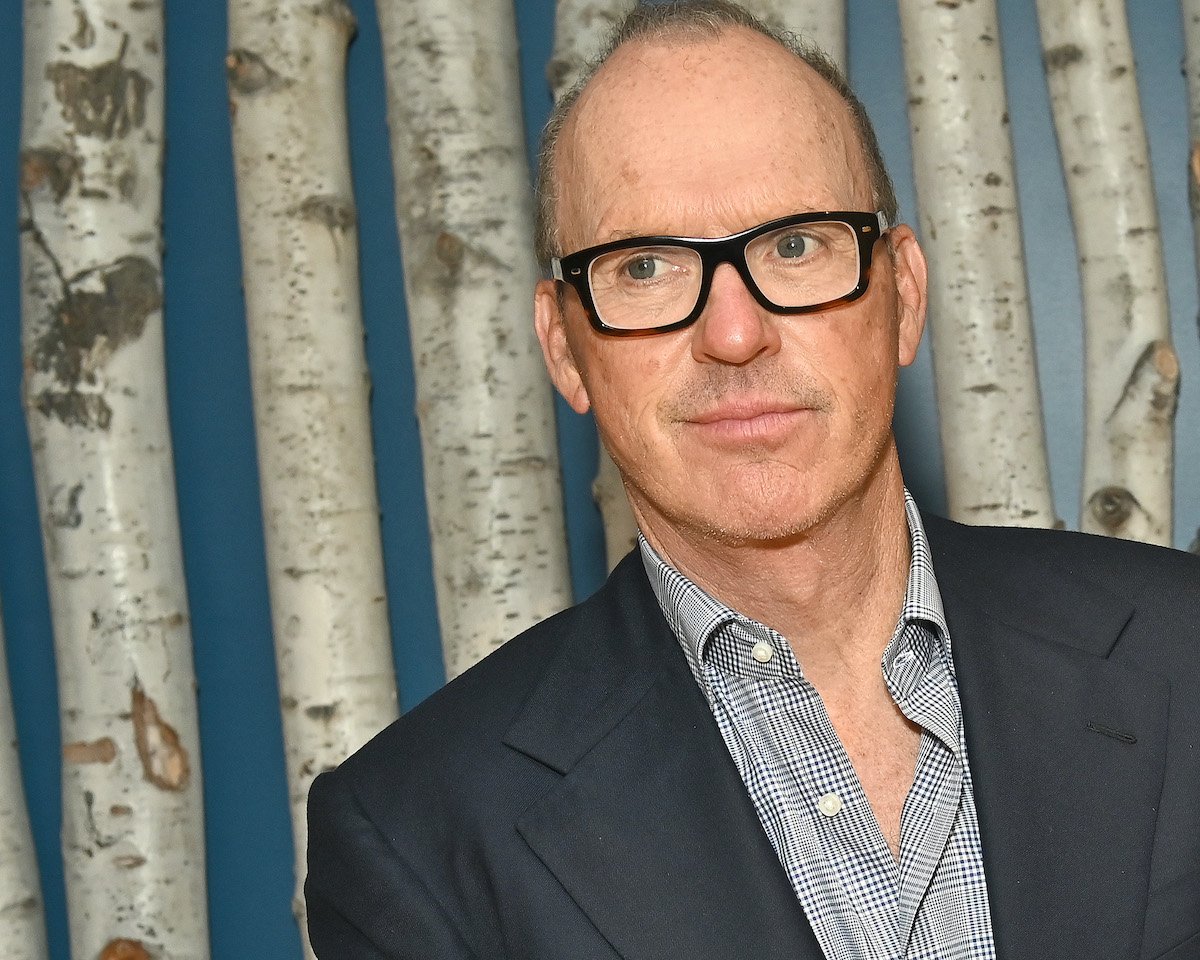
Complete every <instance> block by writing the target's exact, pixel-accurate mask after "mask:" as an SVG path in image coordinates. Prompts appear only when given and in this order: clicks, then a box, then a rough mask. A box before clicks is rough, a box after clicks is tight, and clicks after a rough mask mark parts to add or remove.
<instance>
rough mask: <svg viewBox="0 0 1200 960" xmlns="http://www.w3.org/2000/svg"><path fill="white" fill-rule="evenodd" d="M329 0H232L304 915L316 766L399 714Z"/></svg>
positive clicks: (337, 46)
mask: <svg viewBox="0 0 1200 960" xmlns="http://www.w3.org/2000/svg"><path fill="white" fill-rule="evenodd" d="M353 31H354V17H353V15H352V14H351V12H350V9H349V8H348V7H347V6H346V5H345V3H343V2H342V0H323V2H320V3H314V2H312V0H286V2H280V0H231V3H230V6H229V43H230V52H229V55H228V58H227V67H228V76H229V93H230V102H231V107H232V116H233V147H234V160H235V168H236V177H237V187H238V212H239V222H240V226H241V240H242V262H243V273H244V288H245V291H246V320H247V325H248V328H249V341H250V367H251V379H252V385H253V392H254V414H255V429H256V433H257V438H258V461H259V476H260V483H261V488H262V503H263V521H264V522H263V526H264V531H265V538H266V552H267V568H268V580H269V585H270V593H271V616H272V622H273V626H274V633H275V651H276V662H277V666H278V672H279V692H280V697H281V701H282V708H283V733H284V747H285V754H286V759H287V772H288V787H289V793H290V800H291V812H292V831H293V837H294V841H295V853H296V864H295V867H296V896H295V897H294V899H293V910H294V912H295V914H296V918H297V921H298V922H299V925H300V931H301V936H302V938H303V940H304V945H305V951H306V954H307V955H310V956H311V948H310V947H309V946H308V941H307V923H306V922H305V916H304V898H303V895H302V894H303V882H304V876H305V872H306V871H305V853H306V850H307V846H308V844H307V837H308V835H307V828H306V818H305V808H306V804H307V800H308V789H309V786H310V785H311V784H312V781H313V778H314V777H315V776H316V775H317V774H319V773H321V772H322V771H323V770H327V769H330V768H331V767H334V766H336V765H337V764H338V763H340V762H341V761H342V760H344V759H345V758H346V757H347V756H348V755H349V754H350V753H352V752H353V751H355V750H356V749H358V748H359V747H360V746H362V744H363V743H365V742H366V741H367V740H368V739H369V738H370V737H371V736H373V735H374V734H375V733H376V732H378V731H379V730H380V729H381V728H382V727H384V726H386V725H387V724H388V723H389V722H390V721H391V720H393V719H395V717H396V714H397V701H396V681H395V675H394V666H393V661H392V648H391V640H390V632H389V629H388V617H387V604H386V597H385V587H384V572H383V551H382V547H381V544H380V530H379V500H378V495H377V493H376V488H375V472H374V459H373V453H372V446H371V421H370V410H369V404H368V401H369V391H370V384H369V378H368V372H367V363H366V355H365V352H364V349H363V326H362V317H361V311H360V305H359V281H358V233H357V216H356V213H355V205H354V197H353V191H352V186H351V182H350V156H349V145H348V140H347V130H346V105H345V63H346V48H347V46H348V44H349V41H350V37H351V36H352V34H353Z"/></svg>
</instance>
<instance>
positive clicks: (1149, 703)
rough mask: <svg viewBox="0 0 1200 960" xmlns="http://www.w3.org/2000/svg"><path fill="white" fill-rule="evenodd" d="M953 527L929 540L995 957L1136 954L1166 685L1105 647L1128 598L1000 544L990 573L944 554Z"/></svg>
mask: <svg viewBox="0 0 1200 960" xmlns="http://www.w3.org/2000/svg"><path fill="white" fill-rule="evenodd" d="M935 532H936V533H937V534H938V536H937V540H936V541H935V540H934V534H935ZM946 533H948V531H942V526H941V525H937V524H935V525H933V526H932V528H931V542H932V543H933V544H934V548H935V564H936V572H937V577H938V583H939V586H940V587H941V590H942V595H943V601H944V603H945V606H946V616H947V621H948V623H949V626H950V636H951V644H952V647H953V650H954V662H955V669H956V672H957V676H958V684H959V690H960V694H961V698H962V703H963V718H964V724H965V728H966V736H967V756H968V763H969V765H970V769H971V775H972V779H973V782H974V796H975V803H976V807H977V809H978V812H979V825H980V834H981V838H982V843H983V854H984V866H985V869H986V872H987V884H988V895H989V901H990V904H991V911H992V927H993V932H994V935H995V940H996V946H997V952H998V955H999V957H1000V958H1001V960H1023V958H1027V957H1037V956H1049V955H1053V956H1054V957H1055V958H1058V960H1094V958H1096V957H1105V958H1114V960H1116V958H1129V960H1133V958H1136V957H1137V956H1138V950H1139V945H1140V933H1139V931H1140V930H1141V925H1142V919H1141V918H1142V917H1143V915H1144V912H1145V905H1146V898H1147V891H1148V881H1149V874H1150V851H1151V848H1152V841H1153V835H1154V828H1155V820H1156V816H1157V805H1158V798H1159V794H1160V791H1161V788H1162V781H1163V761H1164V757H1165V752H1166V729H1167V727H1166V722H1167V700H1168V696H1167V694H1168V688H1167V684H1166V682H1165V681H1164V680H1163V679H1161V678H1159V677H1156V676H1153V675H1150V674H1146V673H1144V672H1142V671H1140V670H1138V669H1136V668H1134V667H1132V666H1129V665H1126V664H1123V663H1121V662H1119V660H1117V659H1114V658H1110V657H1109V654H1110V652H1111V651H1112V649H1113V648H1114V646H1115V645H1116V643H1117V641H1118V638H1119V636H1120V633H1121V631H1122V629H1123V628H1124V627H1125V625H1126V624H1127V623H1128V621H1129V619H1130V617H1131V615H1132V610H1131V608H1129V607H1128V605H1125V604H1123V603H1120V602H1118V601H1116V600H1115V599H1114V598H1113V597H1111V596H1110V595H1108V594H1106V593H1102V592H1100V591H1098V589H1097V588H1093V587H1091V586H1090V584H1089V583H1088V582H1087V581H1077V580H1074V579H1073V578H1071V577H1068V576H1064V575H1062V574H1061V573H1059V572H1054V571H1039V570H1029V569H1023V570H1019V571H1018V572H1011V569H1010V572H1005V570H1004V569H1002V564H1003V560H1004V558H1003V557H997V556H996V555H995V553H994V551H991V552H990V557H989V560H988V561H987V569H983V568H982V564H980V563H979V562H977V561H976V559H975V558H973V557H971V556H969V555H968V554H966V553H965V552H963V551H962V550H950V549H946V546H947V544H946V539H947V537H946ZM959 536H962V537H965V536H966V535H965V534H961V535H960V534H953V535H952V536H951V537H949V539H951V540H953V539H954V538H956V537H959ZM1018 579H1019V585H1018V583H1017V580H1018ZM1006 580H1009V581H1010V582H1009V583H1008V585H1007V586H1006V584H1005V581H1006ZM968 596H969V597H970V599H967V597H968ZM998 598H1002V602H1000V601H999V599H998ZM1080 621H1084V623H1083V625H1082V626H1081V623H1080Z"/></svg>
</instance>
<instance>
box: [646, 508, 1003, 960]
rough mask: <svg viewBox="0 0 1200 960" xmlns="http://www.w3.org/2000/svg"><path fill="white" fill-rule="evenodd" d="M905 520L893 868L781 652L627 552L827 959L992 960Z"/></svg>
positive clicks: (939, 664)
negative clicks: (914, 749)
mask: <svg viewBox="0 0 1200 960" xmlns="http://www.w3.org/2000/svg"><path fill="white" fill-rule="evenodd" d="M905 509H906V513H907V517H908V527H909V534H910V538H911V541H912V561H911V564H910V566H909V572H908V589H907V592H906V595H905V598H904V609H903V611H902V612H901V616H900V621H899V623H898V624H897V626H896V630H895V633H894V634H893V635H892V639H891V641H890V642H889V643H888V645H887V647H886V649H885V650H884V653H883V658H882V661H881V667H882V670H883V677H884V681H885V682H886V684H887V688H888V691H889V692H890V693H891V696H892V699H893V700H894V701H895V702H896V704H897V706H899V708H900V709H901V710H902V711H903V713H904V715H905V716H906V717H908V718H909V719H910V720H912V721H913V722H914V723H916V724H918V725H919V726H920V727H921V745H920V752H919V755H918V759H917V766H916V773H915V777H914V780H913V785H912V787H911V789H910V790H909V792H908V797H907V799H906V800H905V803H904V810H903V813H902V814H901V820H900V860H899V863H897V861H896V859H895V857H893V855H892V852H891V850H890V849H889V848H888V845H887V842H886V841H885V840H884V838H883V834H882V833H881V832H880V829H879V826H878V824H877V823H876V821H875V817H874V815H873V814H872V812H871V808H870V806H869V804H868V802H867V798H866V794H865V793H864V792H863V789H862V786H861V785H860V784H859V781H858V777H857V776H856V774H855V772H854V768H853V766H852V765H851V762H850V759H849V757H848V756H847V754H846V751H845V749H844V748H843V746H842V744H841V741H840V740H839V739H838V736H837V734H836V732H835V731H834V729H833V726H832V724H831V723H830V721H829V716H828V714H827V713H826V712H825V706H824V704H823V703H822V702H821V697H820V695H819V694H818V693H817V691H816V690H815V689H814V688H813V686H812V685H811V684H810V683H809V682H808V681H807V680H806V679H805V677H804V672H803V670H802V668H801V666H800V664H799V663H798V662H797V661H796V658H795V656H794V654H793V653H792V650H791V647H790V646H789V645H788V642H787V640H785V639H784V638H783V637H782V636H781V635H780V634H778V633H776V632H775V631H774V630H772V629H771V628H770V627H766V626H764V625H763V624H761V623H757V622H755V621H754V620H751V619H749V618H748V617H744V616H742V615H741V614H739V613H737V612H736V611H735V610H732V609H730V608H729V607H727V606H725V605H724V604H723V603H721V602H720V601H719V600H717V599H715V598H713V597H711V596H710V595H709V594H707V593H706V592H705V591H704V590H702V589H701V588H700V587H698V586H696V584H694V583H692V582H691V581H690V580H689V579H688V578H687V577H685V576H684V575H683V574H681V573H680V572H679V571H678V570H675V569H674V568H673V567H671V566H670V565H669V564H668V563H666V561H664V560H663V559H662V558H661V557H659V556H658V554H657V553H655V551H654V549H653V548H652V547H651V546H650V545H649V544H648V543H647V542H646V540H645V538H640V539H639V545H640V547H641V551H642V560H643V562H644V564H645V566H646V571H647V573H648V575H649V578H650V583H651V585H652V586H653V588H654V592H655V595H656V596H657V597H658V603H659V606H660V607H661V608H662V611H663V613H664V614H665V615H666V618H667V620H668V622H669V623H670V625H671V628H672V630H673V631H674V632H675V635H676V637H678V638H679V642H680V643H681V645H682V646H683V650H684V654H685V656H686V657H687V661H688V665H689V666H690V667H691V670H692V674H693V675H694V676H695V678H696V682H697V683H699V684H700V687H701V689H702V690H703V691H704V694H705V697H706V698H707V699H708V704H709V707H710V708H711V709H712V712H713V716H714V717H715V718H716V721H717V725H718V727H719V728H720V730H721V736H722V737H724V739H725V744H726V746H727V747H728V748H729V752H730V754H731V755H732V756H733V760H734V763H735V764H736V765H737V769H738V772H739V773H740V774H741V777H742V780H743V781H744V782H745V784H746V789H747V790H748V791H749V793H750V798H751V800H752V801H753V802H754V807H755V810H756V811H757V812H758V818H759V820H760V821H761V822H762V825H763V829H764V830H765V831H766V833H767V836H768V837H769V838H770V840H771V844H772V845H773V846H774V848H775V852H776V854H777V855H778V856H779V860H780V862H781V863H782V864H783V867H784V869H785V870H786V872H787V875H788V878H789V879H790V880H791V884H792V889H793V890H795V892H796V897H797V899H798V900H799V901H800V904H801V906H802V907H803V908H804V912H805V914H806V915H807V917H808V920H809V923H810V924H811V925H812V928H813V932H814V933H815V934H816V937H817V940H818V942H819V943H820V944H821V948H822V950H823V951H824V952H825V956H827V957H830V958H837V960H899V958H904V960H934V958H937V960H995V956H996V950H995V945H994V943H993V941H992V920H991V913H990V911H989V909H988V900H987V885H986V883H985V881H984V872H983V854H982V851H981V849H980V844H979V822H978V819H977V817H976V813H975V801H974V798H973V795H972V790H971V774H970V770H969V769H968V767H967V751H966V741H965V738H964V735H963V720H962V707H961V704H960V702H959V699H958V686H957V683H956V681H955V677H954V666H953V663H952V661H951V659H950V634H949V631H948V629H947V627H946V618H945V615H944V613H943V611H942V601H941V595H940V594H939V593H938V588H937V581H936V580H935V579H934V575H933V565H932V562H931V560H930V556H929V547H928V543H927V541H926V538H925V531H924V528H923V527H922V524H921V518H920V514H919V513H918V512H917V508H916V505H915V503H914V502H913V500H912V498H911V497H910V496H909V495H908V493H907V491H906V492H905ZM763 644H767V645H769V648H768V647H763V646H762V645H763ZM756 645H757V648H756ZM768 649H769V652H770V656H767V653H768ZM755 654H757V656H756V655H755ZM763 661H765V662H763Z"/></svg>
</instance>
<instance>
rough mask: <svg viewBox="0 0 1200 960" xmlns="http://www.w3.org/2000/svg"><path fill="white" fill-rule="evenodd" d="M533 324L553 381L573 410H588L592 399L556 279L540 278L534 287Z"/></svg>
mask: <svg viewBox="0 0 1200 960" xmlns="http://www.w3.org/2000/svg"><path fill="white" fill-rule="evenodd" d="M533 324H534V329H535V330H536V331H537V338H538V343H540V344H541V345H542V359H543V360H545V361H546V370H547V371H548V372H549V374H550V380H551V381H552V382H553V383H554V386H555V388H556V389H557V390H558V392H559V393H561V394H562V395H563V399H564V400H566V401H567V403H568V404H570V406H571V409H572V410H574V411H575V412H576V413H587V412H588V409H589V408H590V407H591V405H592V401H591V399H590V398H589V397H588V394H587V388H586V387H585V386H584V383H583V377H582V376H581V375H580V372H579V367H578V366H577V365H576V363H575V356H574V354H573V353H572V352H571V344H570V343H569V342H568V340H567V328H566V317H564V316H563V311H562V310H561V309H560V308H559V304H558V289H557V287H555V281H553V280H539V281H538V284H537V287H536V288H535V289H534V294H533Z"/></svg>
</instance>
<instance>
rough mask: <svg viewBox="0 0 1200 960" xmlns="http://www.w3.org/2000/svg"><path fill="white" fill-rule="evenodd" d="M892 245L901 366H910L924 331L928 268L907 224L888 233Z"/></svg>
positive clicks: (914, 236)
mask: <svg viewBox="0 0 1200 960" xmlns="http://www.w3.org/2000/svg"><path fill="white" fill-rule="evenodd" d="M888 242H889V243H890V244H891V248H892V257H891V259H892V270H893V274H894V276H895V283H896V299H897V306H898V310H899V317H898V320H899V355H898V357H897V359H898V361H899V363H900V366H902V367H907V366H908V365H909V364H910V363H912V362H913V361H914V360H915V359H916V357H917V346H918V345H919V344H920V342H921V335H922V333H924V331H925V310H926V307H927V306H928V303H929V301H928V290H929V267H928V265H927V264H926V262H925V254H924V252H923V251H922V250H921V245H920V244H919V243H917V238H916V235H915V234H914V233H913V232H912V228H911V227H909V226H908V225H907V224H903V223H902V224H900V225H898V226H895V227H893V228H892V229H891V231H890V232H889V233H888Z"/></svg>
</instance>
